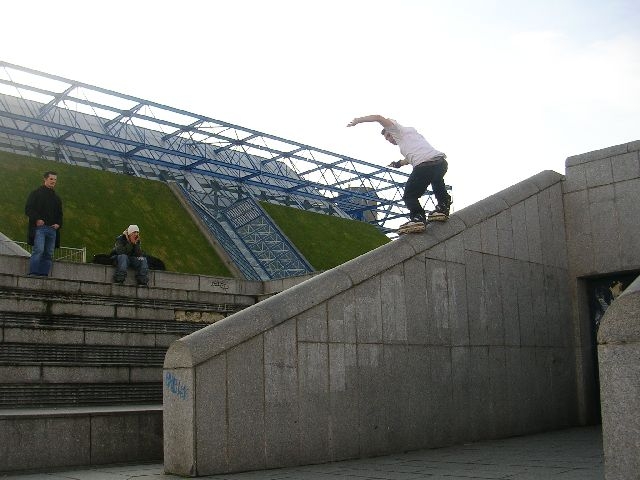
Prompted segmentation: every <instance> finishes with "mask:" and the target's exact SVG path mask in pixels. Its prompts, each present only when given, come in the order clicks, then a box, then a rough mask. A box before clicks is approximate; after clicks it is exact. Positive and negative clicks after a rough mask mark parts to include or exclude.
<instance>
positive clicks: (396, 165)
mask: <svg viewBox="0 0 640 480" xmlns="http://www.w3.org/2000/svg"><path fill="white" fill-rule="evenodd" d="M388 166H389V167H391V168H400V167H401V166H402V165H400V160H398V161H397V162H391V163H390V164H389V165H388Z"/></svg>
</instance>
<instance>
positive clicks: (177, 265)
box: [0, 151, 232, 277]
mask: <svg viewBox="0 0 640 480" xmlns="http://www.w3.org/2000/svg"><path fill="white" fill-rule="evenodd" d="M47 170H54V171H56V172H58V184H57V186H56V192H57V193H58V195H60V197H61V198H62V206H63V210H64V225H63V227H62V229H61V231H60V234H61V244H62V246H66V247H75V248H80V247H86V248H87V261H91V259H93V255H94V254H96V253H108V252H109V251H111V248H112V247H113V243H114V240H115V237H116V236H117V235H119V234H120V233H122V231H123V230H124V229H125V228H126V227H127V226H128V225H130V224H137V225H138V226H139V227H140V233H141V238H142V248H143V250H145V251H146V252H147V253H148V254H150V255H153V256H155V257H158V258H160V259H162V260H163V261H164V262H165V265H166V267H167V270H169V271H174V272H182V273H193V274H202V275H217V276H227V277H230V276H232V275H231V273H230V272H229V270H228V269H227V267H226V266H225V265H224V263H223V262H222V260H221V259H220V258H219V257H218V255H217V253H216V252H215V250H214V249H213V248H212V247H211V245H210V244H209V242H208V241H207V239H206V238H205V237H204V235H203V234H202V233H201V232H200V231H199V230H198V228H197V226H196V225H195V224H194V223H193V221H192V220H191V218H190V217H189V215H187V214H186V213H185V211H184V209H183V208H182V206H181V205H180V203H179V202H178V201H177V200H176V198H175V196H174V195H173V193H172V192H171V190H170V189H169V187H168V186H167V185H165V184H164V183H161V182H155V181H152V180H146V179H141V178H135V177H130V176H127V175H118V174H115V173H111V172H104V171H101V170H94V169H91V168H84V167H78V166H72V165H67V164H62V163H58V162H53V161H48V160H41V159H35V158H30V157H26V156H22V155H16V154H12V153H7V152H1V151H0V205H1V206H2V207H1V209H0V231H2V232H3V233H4V234H5V235H7V236H8V237H9V238H11V239H13V240H17V241H26V235H27V217H26V216H25V215H24V204H25V202H26V199H27V196H28V195H29V193H30V192H31V191H32V190H34V189H36V188H37V187H38V186H40V185H42V174H43V173H44V172H45V171H47Z"/></svg>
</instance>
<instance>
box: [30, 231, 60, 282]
mask: <svg viewBox="0 0 640 480" xmlns="http://www.w3.org/2000/svg"><path fill="white" fill-rule="evenodd" d="M55 248H56V229H55V228H53V227H50V226H47V225H42V226H41V227H36V233H35V236H34V238H33V249H32V250H31V260H30V261H29V274H32V275H43V276H47V275H49V272H50V271H51V265H52V263H53V252H54V250H55Z"/></svg>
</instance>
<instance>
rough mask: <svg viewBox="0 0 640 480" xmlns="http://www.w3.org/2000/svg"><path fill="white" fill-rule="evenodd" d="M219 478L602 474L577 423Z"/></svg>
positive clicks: (119, 470)
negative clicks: (485, 439) (487, 439)
mask: <svg viewBox="0 0 640 480" xmlns="http://www.w3.org/2000/svg"><path fill="white" fill-rule="evenodd" d="M0 478H2V479H3V480H36V479H43V480H44V479H46V480H128V479H133V478H135V479H136V480H154V479H164V480H174V479H179V478H183V477H178V476H175V475H164V474H163V466H162V464H148V465H125V466H105V467H95V468H90V469H76V470H68V471H58V472H48V473H32V474H23V475H9V476H2V475H1V474H0ZM199 478H205V479H218V480H227V479H228V480H285V479H296V480H381V479H388V480H420V479H427V480H436V479H442V480H444V479H447V480H463V479H465V480H469V479H509V480H545V479H551V480H602V479H604V465H603V453H602V432H601V428H600V427H599V426H598V427H582V428H572V429H567V430H559V431H555V432H549V433H542V434H538V435H528V436H523V437H515V438H510V439H506V440H496V441H490V442H481V443H472V444H468V445H460V446H455V447H447V448H437V449H431V450H420V451H415V452H408V453H405V454H401V455H386V456H383V457H376V458H368V459H359V460H346V461H342V462H334V463H326V464H322V465H311V466H303V467H291V468H281V469H275V470H263V471H256V472H246V473H236V474H227V475H213V476H207V477H199Z"/></svg>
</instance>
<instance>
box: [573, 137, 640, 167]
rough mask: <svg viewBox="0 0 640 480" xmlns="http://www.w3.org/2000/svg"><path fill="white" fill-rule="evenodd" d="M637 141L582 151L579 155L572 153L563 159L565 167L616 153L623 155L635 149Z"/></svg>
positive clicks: (612, 155) (613, 155)
mask: <svg viewBox="0 0 640 480" xmlns="http://www.w3.org/2000/svg"><path fill="white" fill-rule="evenodd" d="M637 143H638V142H632V143H623V144H620V145H614V146H612V147H607V148H602V149H600V150H593V151H591V152H587V153H582V154H580V155H572V156H571V157H567V159H566V160H565V164H564V165H565V167H573V166H575V165H580V164H581V163H588V162H593V161H594V160H602V159H603V158H608V157H615V156H616V155H623V154H625V153H627V152H630V151H633V150H630V148H632V149H636V150H637Z"/></svg>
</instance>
